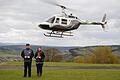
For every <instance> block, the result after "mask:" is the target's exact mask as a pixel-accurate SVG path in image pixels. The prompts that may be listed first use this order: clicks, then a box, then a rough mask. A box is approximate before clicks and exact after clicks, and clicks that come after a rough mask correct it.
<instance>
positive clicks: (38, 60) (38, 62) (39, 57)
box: [35, 47, 45, 77]
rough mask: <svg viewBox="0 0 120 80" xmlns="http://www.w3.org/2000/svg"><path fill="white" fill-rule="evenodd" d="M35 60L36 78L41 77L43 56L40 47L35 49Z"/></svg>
mask: <svg viewBox="0 0 120 80" xmlns="http://www.w3.org/2000/svg"><path fill="white" fill-rule="evenodd" d="M35 59H36V68H37V76H38V77H41V76H42V67H43V63H44V59H45V55H44V52H43V51H42V49H41V48H40V47H39V48H38V49H37V51H36V53H35Z"/></svg>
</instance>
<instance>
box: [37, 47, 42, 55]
mask: <svg viewBox="0 0 120 80" xmlns="http://www.w3.org/2000/svg"><path fill="white" fill-rule="evenodd" d="M39 48H40V49H41V47H38V48H37V54H38V56H40V55H41V53H42V51H38V49H39Z"/></svg>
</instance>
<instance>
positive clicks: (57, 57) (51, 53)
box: [44, 48, 63, 62]
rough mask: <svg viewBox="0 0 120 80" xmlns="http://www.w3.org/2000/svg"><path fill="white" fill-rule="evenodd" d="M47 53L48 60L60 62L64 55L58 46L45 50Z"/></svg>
mask: <svg viewBox="0 0 120 80" xmlns="http://www.w3.org/2000/svg"><path fill="white" fill-rule="evenodd" d="M44 52H45V55H46V61H49V62H58V61H62V59H63V56H62V53H61V52H60V51H59V50H58V49H56V48H48V49H45V50H44Z"/></svg>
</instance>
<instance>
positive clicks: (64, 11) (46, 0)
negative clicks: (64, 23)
mask: <svg viewBox="0 0 120 80" xmlns="http://www.w3.org/2000/svg"><path fill="white" fill-rule="evenodd" d="M41 1H42V2H45V3H48V4H50V5H53V6H58V7H60V8H61V13H62V15H64V16H68V14H67V13H66V11H73V10H74V9H71V8H68V7H66V6H64V5H61V4H59V3H57V2H56V1H55V0H54V1H53V0H41Z"/></svg>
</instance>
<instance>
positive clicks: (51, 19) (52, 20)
mask: <svg viewBox="0 0 120 80" xmlns="http://www.w3.org/2000/svg"><path fill="white" fill-rule="evenodd" d="M54 20H55V17H52V18H50V19H48V20H47V22H49V23H53V22H54Z"/></svg>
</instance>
